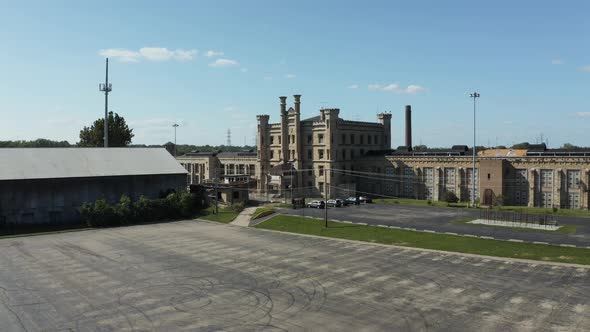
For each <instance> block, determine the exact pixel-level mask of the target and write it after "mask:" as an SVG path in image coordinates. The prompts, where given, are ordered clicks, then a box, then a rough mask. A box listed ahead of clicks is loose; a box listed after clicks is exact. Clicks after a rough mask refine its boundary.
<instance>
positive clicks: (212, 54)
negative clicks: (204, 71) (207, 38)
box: [205, 50, 223, 58]
mask: <svg viewBox="0 0 590 332" xmlns="http://www.w3.org/2000/svg"><path fill="white" fill-rule="evenodd" d="M222 55H223V52H219V51H213V50H209V51H207V53H205V56H206V57H209V58H210V57H213V56H222Z"/></svg>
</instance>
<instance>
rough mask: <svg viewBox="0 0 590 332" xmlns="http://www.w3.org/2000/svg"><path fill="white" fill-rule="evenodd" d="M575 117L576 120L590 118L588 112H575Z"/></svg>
mask: <svg viewBox="0 0 590 332" xmlns="http://www.w3.org/2000/svg"><path fill="white" fill-rule="evenodd" d="M576 117H578V118H590V112H577V113H576Z"/></svg>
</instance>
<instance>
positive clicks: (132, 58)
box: [98, 48, 141, 62]
mask: <svg viewBox="0 0 590 332" xmlns="http://www.w3.org/2000/svg"><path fill="white" fill-rule="evenodd" d="M98 54H99V55H100V56H102V57H105V58H115V59H118V60H119V61H121V62H138V61H139V58H140V57H141V54H139V52H134V51H130V50H123V49H116V48H109V49H106V50H100V51H99V52H98Z"/></svg>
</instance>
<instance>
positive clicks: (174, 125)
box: [172, 123, 178, 158]
mask: <svg viewBox="0 0 590 332" xmlns="http://www.w3.org/2000/svg"><path fill="white" fill-rule="evenodd" d="M172 127H174V158H176V128H178V123H175V124H173V125H172Z"/></svg>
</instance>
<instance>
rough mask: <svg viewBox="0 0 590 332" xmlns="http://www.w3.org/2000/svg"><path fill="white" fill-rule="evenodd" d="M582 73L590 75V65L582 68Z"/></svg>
mask: <svg viewBox="0 0 590 332" xmlns="http://www.w3.org/2000/svg"><path fill="white" fill-rule="evenodd" d="M580 71H583V72H585V73H590V65H585V66H582V67H580Z"/></svg>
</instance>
